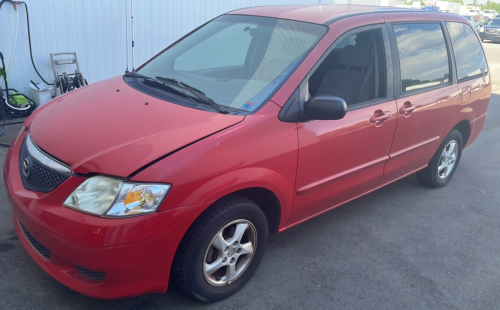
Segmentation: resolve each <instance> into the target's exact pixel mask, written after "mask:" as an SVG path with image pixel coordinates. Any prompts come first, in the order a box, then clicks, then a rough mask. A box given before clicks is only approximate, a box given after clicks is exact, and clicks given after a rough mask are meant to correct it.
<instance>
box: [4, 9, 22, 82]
mask: <svg viewBox="0 0 500 310" xmlns="http://www.w3.org/2000/svg"><path fill="white" fill-rule="evenodd" d="M18 30H19V11H18V10H16V34H15V35H14V45H13V46H12V53H11V54H10V61H9V66H8V67H7V69H6V70H5V75H7V73H9V71H10V67H11V66H12V61H13V60H14V53H15V52H16V45H17V33H18ZM4 69H5V68H4ZM0 86H3V81H1V84H0Z"/></svg>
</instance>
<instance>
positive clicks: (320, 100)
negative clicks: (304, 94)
mask: <svg viewBox="0 0 500 310" xmlns="http://www.w3.org/2000/svg"><path fill="white" fill-rule="evenodd" d="M346 111H347V105H346V103H345V101H344V99H342V98H339V97H334V96H327V95H320V96H314V97H313V98H311V100H309V101H308V102H306V103H305V104H304V114H305V115H306V116H307V117H308V118H310V119H315V120H337V119H342V118H344V116H345V113H346Z"/></svg>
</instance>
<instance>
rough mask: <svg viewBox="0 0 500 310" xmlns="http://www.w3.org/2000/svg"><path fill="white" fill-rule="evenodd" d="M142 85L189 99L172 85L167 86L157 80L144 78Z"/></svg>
mask: <svg viewBox="0 0 500 310" xmlns="http://www.w3.org/2000/svg"><path fill="white" fill-rule="evenodd" d="M142 83H143V84H146V85H148V86H151V87H154V88H159V89H162V90H165V91H168V92H170V93H174V94H176V95H180V96H183V97H188V96H187V95H186V94H185V93H184V92H182V91H180V90H178V89H176V88H175V87H173V86H170V85H168V84H165V83H162V82H158V81H157V80H155V79H152V78H149V77H144V80H143V81H142Z"/></svg>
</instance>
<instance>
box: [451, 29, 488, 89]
mask: <svg viewBox="0 0 500 310" xmlns="http://www.w3.org/2000/svg"><path fill="white" fill-rule="evenodd" d="M446 27H447V28H448V31H449V33H450V37H451V43H452V44H453V51H454V52H455V61H456V62H457V74H458V81H461V80H466V79H468V78H471V77H475V76H480V75H483V74H485V73H486V72H487V71H488V65H487V64H486V58H485V57H484V52H483V49H482V48H481V44H480V43H479V40H478V39H477V37H476V35H475V33H474V31H473V30H472V29H471V28H470V27H469V26H468V25H466V24H462V23H453V22H447V23H446Z"/></svg>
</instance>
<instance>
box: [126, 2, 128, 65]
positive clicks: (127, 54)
mask: <svg viewBox="0 0 500 310" xmlns="http://www.w3.org/2000/svg"><path fill="white" fill-rule="evenodd" d="M127 13H128V11H127V0H125V59H126V63H127V66H126V67H127V69H125V73H128V42H127V41H128V25H127V19H128V18H127Z"/></svg>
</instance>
